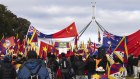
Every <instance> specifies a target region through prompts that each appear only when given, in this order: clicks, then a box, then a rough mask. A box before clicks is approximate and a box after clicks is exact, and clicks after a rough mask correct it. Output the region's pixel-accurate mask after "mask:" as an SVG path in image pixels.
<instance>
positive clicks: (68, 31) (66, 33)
mask: <svg viewBox="0 0 140 79" xmlns="http://www.w3.org/2000/svg"><path fill="white" fill-rule="evenodd" d="M77 35H78V33H77V29H76V26H75V23H74V22H73V23H72V24H71V25H69V26H68V27H66V28H65V29H63V30H61V31H59V32H57V33H54V34H53V38H66V37H75V36H77Z"/></svg>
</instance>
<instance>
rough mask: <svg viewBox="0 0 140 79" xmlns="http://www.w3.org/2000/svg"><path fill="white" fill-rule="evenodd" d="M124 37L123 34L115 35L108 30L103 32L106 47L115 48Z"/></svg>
mask: <svg viewBox="0 0 140 79" xmlns="http://www.w3.org/2000/svg"><path fill="white" fill-rule="evenodd" d="M121 39H122V37H121V36H116V35H113V34H111V33H109V32H107V31H104V33H103V46H104V47H105V48H109V47H111V48H113V49H115V48H116V46H117V45H118V44H119V42H120V41H121Z"/></svg>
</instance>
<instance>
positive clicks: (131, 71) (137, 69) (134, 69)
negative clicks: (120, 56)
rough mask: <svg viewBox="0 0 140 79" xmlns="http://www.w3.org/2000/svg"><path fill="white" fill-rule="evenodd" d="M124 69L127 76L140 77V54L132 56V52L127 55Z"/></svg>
mask: <svg viewBox="0 0 140 79" xmlns="http://www.w3.org/2000/svg"><path fill="white" fill-rule="evenodd" d="M126 69H127V75H128V76H133V75H134V78H140V77H139V75H140V74H139V73H140V55H139V56H138V57H136V56H134V55H133V54H131V55H129V57H128V65H127V67H126Z"/></svg>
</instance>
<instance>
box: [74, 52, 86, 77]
mask: <svg viewBox="0 0 140 79" xmlns="http://www.w3.org/2000/svg"><path fill="white" fill-rule="evenodd" d="M75 65H76V68H77V71H76V74H77V76H76V79H84V76H85V67H86V63H85V62H84V61H83V60H82V56H81V55H80V56H79V59H78V60H77V62H76V63H75Z"/></svg>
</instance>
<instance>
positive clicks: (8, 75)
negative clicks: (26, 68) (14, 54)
mask: <svg viewBox="0 0 140 79" xmlns="http://www.w3.org/2000/svg"><path fill="white" fill-rule="evenodd" d="M11 62H12V60H11V58H10V57H9V56H7V55H6V56H5V57H4V59H3V61H2V62H1V64H0V79H16V70H15V68H14V66H13V65H12V64H11Z"/></svg>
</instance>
